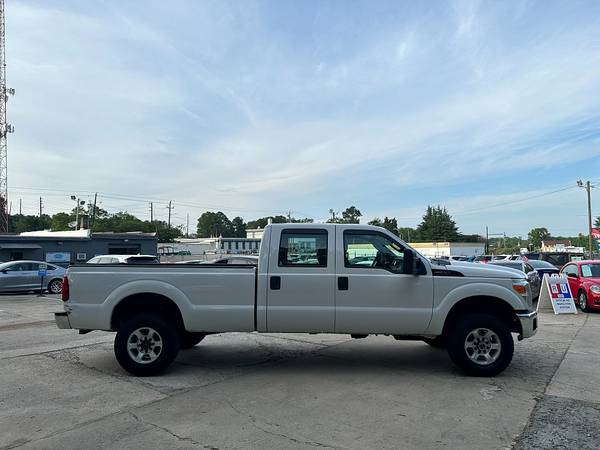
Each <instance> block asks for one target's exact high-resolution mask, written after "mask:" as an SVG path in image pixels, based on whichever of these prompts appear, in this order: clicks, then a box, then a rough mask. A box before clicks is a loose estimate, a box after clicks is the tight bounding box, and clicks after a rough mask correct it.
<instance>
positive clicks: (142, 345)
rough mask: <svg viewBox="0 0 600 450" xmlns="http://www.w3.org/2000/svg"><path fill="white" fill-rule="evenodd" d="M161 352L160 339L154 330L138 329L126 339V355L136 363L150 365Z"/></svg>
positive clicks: (161, 342) (148, 328)
mask: <svg viewBox="0 0 600 450" xmlns="http://www.w3.org/2000/svg"><path fill="white" fill-rule="evenodd" d="M162 350H163V341H162V337H161V336H160V334H159V333H158V332H157V331H156V330H155V329H154V328H150V327H141V328H138V329H137V330H135V331H134V332H132V333H131V334H130V335H129V337H128V338H127V353H128V354H129V357H130V358H131V359H132V360H134V361H135V362H136V363H139V364H150V363H151V362H154V361H156V359H157V358H158V357H159V356H160V354H161V353H162Z"/></svg>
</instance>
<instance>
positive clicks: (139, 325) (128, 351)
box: [115, 314, 180, 377]
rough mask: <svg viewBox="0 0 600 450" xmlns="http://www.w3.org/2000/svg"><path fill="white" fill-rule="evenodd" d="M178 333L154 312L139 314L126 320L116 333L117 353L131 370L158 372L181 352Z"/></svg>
mask: <svg viewBox="0 0 600 450" xmlns="http://www.w3.org/2000/svg"><path fill="white" fill-rule="evenodd" d="M179 345H180V341H179V333H178V332H177V330H176V329H175V327H173V326H172V325H169V324H168V323H167V322H165V321H164V320H163V319H162V318H161V317H160V316H158V315H155V314H140V315H137V316H134V317H132V318H131V319H129V320H127V321H125V322H124V323H123V324H122V325H121V327H120V328H119V331H117V336H116V337H115V356H116V357H117V361H118V362H119V364H120V365H121V367H123V369H125V370H126V371H128V372H129V373H131V374H133V375H137V376H140V377H145V376H152V375H158V374H159V373H161V372H162V371H164V370H165V369H166V368H167V367H169V366H170V365H171V363H172V362H173V360H174V359H175V357H176V356H177V353H178V352H179Z"/></svg>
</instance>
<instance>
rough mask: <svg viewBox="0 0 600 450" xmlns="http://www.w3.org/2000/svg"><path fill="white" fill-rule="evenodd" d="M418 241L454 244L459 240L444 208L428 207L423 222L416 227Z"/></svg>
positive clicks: (454, 225) (457, 233) (456, 229)
mask: <svg viewBox="0 0 600 450" xmlns="http://www.w3.org/2000/svg"><path fill="white" fill-rule="evenodd" d="M417 233H418V235H419V239H421V240H423V241H448V242H456V241H458V240H459V239H460V234H459V232H458V227H457V226H456V223H455V222H454V220H452V217H451V216H450V214H448V211H447V210H446V208H442V207H441V206H439V205H438V206H436V207H434V206H428V207H427V211H426V212H425V215H423V220H422V222H421V223H420V224H419V226H418V227H417Z"/></svg>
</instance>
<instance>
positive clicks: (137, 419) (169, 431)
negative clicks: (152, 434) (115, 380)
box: [127, 411, 215, 449]
mask: <svg viewBox="0 0 600 450" xmlns="http://www.w3.org/2000/svg"><path fill="white" fill-rule="evenodd" d="M127 413H128V414H129V415H130V416H131V417H133V418H134V419H135V420H136V421H137V422H139V423H141V424H144V425H151V426H153V427H154V428H156V429H158V430H161V431H164V432H165V433H167V434H170V435H171V436H173V437H174V438H176V439H177V440H179V441H181V442H190V443H192V444H194V445H197V446H201V447H202V448H206V449H214V448H215V447H210V446H206V445H204V444H202V443H200V442H198V441H196V440H194V439H192V438H191V437H183V436H179V435H178V434H176V433H174V432H172V431H171V430H169V429H168V428H165V427H161V426H160V425H157V424H155V423H152V422H148V421H146V420H142V419H140V418H139V417H138V416H137V415H136V414H135V413H134V412H133V411H127Z"/></svg>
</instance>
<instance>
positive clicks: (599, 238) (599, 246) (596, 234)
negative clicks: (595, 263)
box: [592, 228, 600, 253]
mask: <svg viewBox="0 0 600 450" xmlns="http://www.w3.org/2000/svg"><path fill="white" fill-rule="evenodd" d="M592 240H593V241H594V242H595V243H596V251H597V252H598V253H600V230H598V229H597V228H592Z"/></svg>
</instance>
